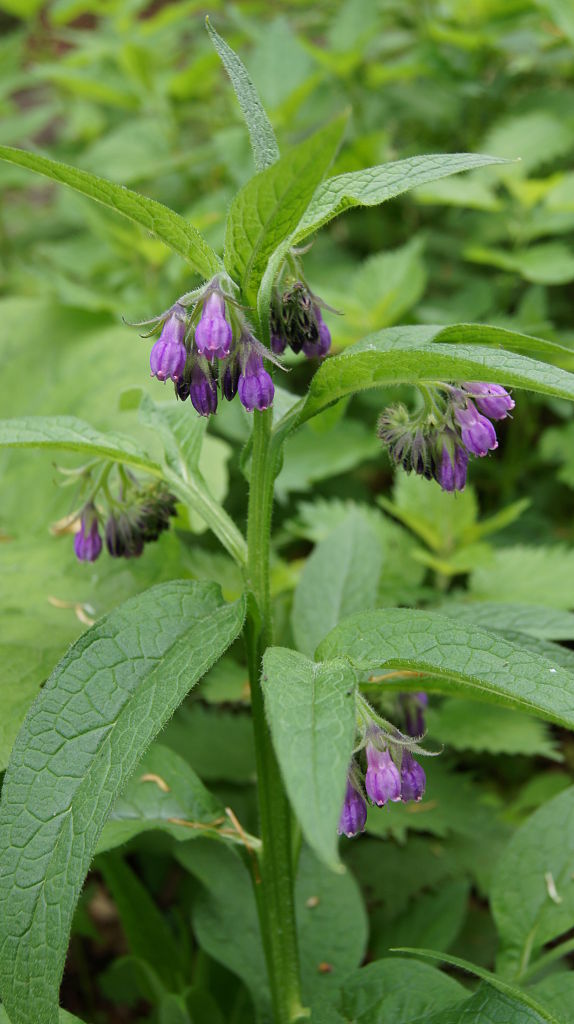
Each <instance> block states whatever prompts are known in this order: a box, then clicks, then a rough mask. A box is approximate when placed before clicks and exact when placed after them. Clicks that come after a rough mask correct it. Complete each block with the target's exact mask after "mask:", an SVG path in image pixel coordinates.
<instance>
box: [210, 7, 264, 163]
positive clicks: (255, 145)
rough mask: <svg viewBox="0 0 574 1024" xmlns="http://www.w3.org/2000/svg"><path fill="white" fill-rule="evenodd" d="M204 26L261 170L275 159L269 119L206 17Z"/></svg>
mask: <svg viewBox="0 0 574 1024" xmlns="http://www.w3.org/2000/svg"><path fill="white" fill-rule="evenodd" d="M205 25H206V28H207V31H208V32H209V36H210V38H211V42H212V43H213V45H214V47H215V49H216V50H217V53H218V54H219V57H220V59H221V63H222V64H223V66H224V68H225V70H226V71H227V74H228V75H229V78H230V80H231V84H232V86H233V89H234V92H235V95H236V96H237V99H238V102H239V106H240V107H241V111H242V113H243V116H244V118H245V122H246V124H247V128H248V131H249V138H250V140H251V148H252V150H253V157H254V160H255V167H256V168H257V170H258V171H264V170H265V168H266V167H270V166H271V164H274V163H275V162H276V160H278V159H279V146H278V145H277V140H276V138H275V133H274V131H273V128H272V127H271V124H270V122H269V118H268V117H267V114H266V113H265V110H264V108H263V104H262V103H261V100H260V99H259V96H258V94H257V89H256V88H255V86H254V84H253V82H252V81H251V79H250V77H249V74H248V72H247V68H246V67H245V65H244V63H243V61H242V60H241V59H240V58H239V57H238V56H237V54H236V53H235V51H234V50H232V49H231V47H230V46H228V45H227V43H226V42H225V40H224V39H222V38H221V36H220V35H219V34H218V33H217V32H216V31H215V29H214V28H213V25H212V24H211V22H210V20H209V18H206V19H205Z"/></svg>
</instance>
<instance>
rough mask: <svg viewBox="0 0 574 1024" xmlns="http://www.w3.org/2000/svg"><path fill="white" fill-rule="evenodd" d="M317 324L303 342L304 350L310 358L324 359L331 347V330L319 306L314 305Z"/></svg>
mask: <svg viewBox="0 0 574 1024" xmlns="http://www.w3.org/2000/svg"><path fill="white" fill-rule="evenodd" d="M313 313H314V314H315V324H313V329H312V330H311V331H310V333H309V335H308V336H307V337H306V338H305V340H304V342H303V352H304V353H305V355H306V356H307V358H308V359H314V358H315V359H322V358H323V357H324V356H326V355H327V352H328V351H329V349H330V348H331V332H330V330H329V328H328V327H327V324H326V323H325V321H324V320H323V317H322V316H321V310H320V309H319V306H314V307H313Z"/></svg>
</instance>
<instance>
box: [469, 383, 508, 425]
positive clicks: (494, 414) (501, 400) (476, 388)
mask: <svg viewBox="0 0 574 1024" xmlns="http://www.w3.org/2000/svg"><path fill="white" fill-rule="evenodd" d="M463 387H464V390H465V391H468V392H470V394H471V395H472V396H473V398H474V401H475V402H476V404H477V406H478V408H479V409H480V411H481V412H482V413H484V415H485V416H489V417H490V419H491V420H503V419H506V417H507V416H508V414H509V413H510V412H512V410H513V409H514V406H515V402H514V401H513V399H512V398H511V397H510V395H509V394H508V391H507V390H506V388H503V387H502V386H501V385H500V384H484V383H482V382H480V381H478V382H473V383H471V384H463Z"/></svg>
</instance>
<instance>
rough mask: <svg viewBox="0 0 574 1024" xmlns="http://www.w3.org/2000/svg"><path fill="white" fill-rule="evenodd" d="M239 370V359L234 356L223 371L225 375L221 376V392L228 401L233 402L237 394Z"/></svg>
mask: <svg viewBox="0 0 574 1024" xmlns="http://www.w3.org/2000/svg"><path fill="white" fill-rule="evenodd" d="M239 372H240V366H239V360H238V359H235V358H233V357H232V358H231V360H230V361H229V362H228V364H227V366H226V367H225V370H224V371H223V376H221V377H220V380H221V393H222V395H223V397H224V398H225V399H226V400H227V401H228V402H232V401H233V399H234V398H235V396H236V394H237V385H238V384H239Z"/></svg>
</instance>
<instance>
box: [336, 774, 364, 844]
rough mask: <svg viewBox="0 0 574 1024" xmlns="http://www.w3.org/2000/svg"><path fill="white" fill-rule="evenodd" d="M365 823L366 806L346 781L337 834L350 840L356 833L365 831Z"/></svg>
mask: <svg viewBox="0 0 574 1024" xmlns="http://www.w3.org/2000/svg"><path fill="white" fill-rule="evenodd" d="M366 822H367V805H366V803H365V801H364V800H363V797H362V796H361V794H360V793H359V792H357V790H356V789H355V787H354V786H353V784H352V782H351V781H350V780H347V791H346V793H345V802H344V804H343V809H342V811H341V817H340V819H339V827H338V829H337V832H338V833H339V835H340V836H347V838H348V839H351V838H352V837H353V836H356V835H357V833H358V832H364V831H365V825H366Z"/></svg>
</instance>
